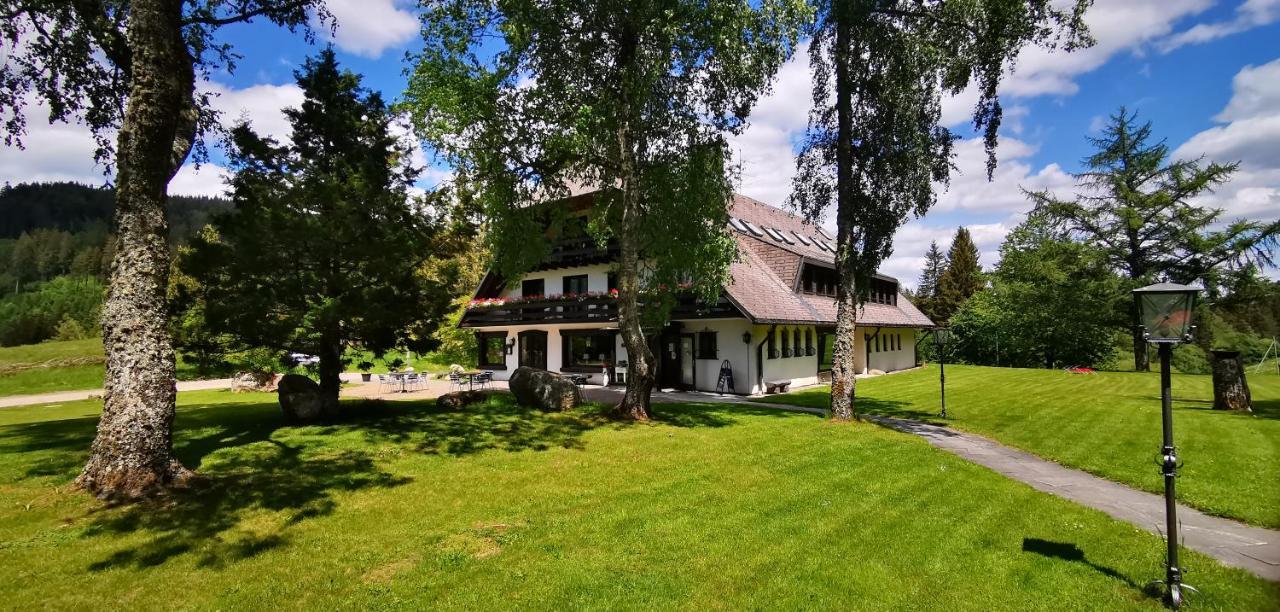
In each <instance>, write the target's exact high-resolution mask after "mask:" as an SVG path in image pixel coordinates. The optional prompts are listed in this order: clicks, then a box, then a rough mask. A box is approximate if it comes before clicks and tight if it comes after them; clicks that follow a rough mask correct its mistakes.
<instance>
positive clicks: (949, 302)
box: [934, 227, 983, 323]
mask: <svg viewBox="0 0 1280 612" xmlns="http://www.w3.org/2000/svg"><path fill="white" fill-rule="evenodd" d="M982 283H983V279H982V267H981V266H980V265H978V247H977V246H975V245H974V244H973V237H972V236H970V235H969V230H967V229H965V228H963V227H961V228H958V229H957V230H956V237H955V238H954V239H952V240H951V250H950V251H949V252H948V253H947V268H946V270H943V272H942V274H941V275H940V276H939V277H938V297H937V300H936V301H935V304H934V310H935V314H936V315H937V317H938V318H937V319H935V320H934V321H935V322H938V323H945V322H947V321H950V320H951V315H953V314H955V312H956V311H957V310H959V309H960V306H962V305H963V304H964V303H965V301H966V300H968V299H969V298H970V297H972V296H973V294H975V293H977V292H978V291H979V290H981V289H982Z"/></svg>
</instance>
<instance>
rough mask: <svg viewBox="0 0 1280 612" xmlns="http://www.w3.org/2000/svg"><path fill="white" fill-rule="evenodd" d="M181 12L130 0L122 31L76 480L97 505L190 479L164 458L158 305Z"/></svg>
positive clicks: (187, 89)
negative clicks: (120, 119) (110, 203)
mask: <svg viewBox="0 0 1280 612" xmlns="http://www.w3.org/2000/svg"><path fill="white" fill-rule="evenodd" d="M181 7H182V3H181V2H180V1H178V0H167V1H166V0H137V1H135V2H133V4H132V5H131V7H130V14H129V23H128V25H127V30H126V36H127V40H128V45H129V48H130V50H131V52H132V64H131V66H132V73H131V77H130V78H131V80H130V85H129V99H128V103H127V105H126V107H125V113H124V123H123V125H122V126H121V129H120V135H119V140H118V145H117V147H118V150H117V175H116V211H115V226H116V227H115V229H116V244H115V257H114V258H113V260H112V265H111V284H110V289H109V291H108V293H107V300H106V303H105V304H104V306H103V309H102V336H103V346H104V348H105V349H106V381H105V387H106V393H105V396H104V397H105V403H104V405H103V409H102V417H101V418H100V419H99V421H98V434H97V437H96V438H95V439H94V441H93V446H92V448H91V449H90V454H89V460H88V462H87V463H86V464H85V467H84V471H83V472H82V473H81V474H80V477H79V478H78V479H77V480H76V483H77V484H78V485H79V486H81V487H83V488H85V489H86V490H88V491H91V492H93V493H94V494H96V495H97V496H99V497H101V498H111V499H131V498H138V497H142V496H146V495H150V494H152V493H155V492H157V491H160V490H162V489H164V488H166V487H168V486H170V485H175V484H182V483H183V482H184V481H185V480H186V479H187V478H188V477H189V476H190V474H191V473H190V472H189V471H188V470H187V469H186V468H184V467H183V466H182V464H180V463H179V462H178V461H177V460H176V459H174V458H173V455H172V446H173V441H172V425H173V417H174V401H175V398H176V395H177V389H176V387H175V384H174V379H175V364H174V353H173V343H172V339H171V338H170V335H169V328H168V321H167V307H166V299H165V293H166V289H167V286H168V281H169V249H168V243H167V237H168V232H169V228H168V223H167V222H166V220H165V201H166V198H167V194H166V187H167V185H168V183H169V180H170V179H171V178H173V175H174V173H176V172H177V169H178V168H179V167H180V166H181V165H182V163H183V161H185V159H186V156H187V153H188V152H189V151H190V147H191V139H192V138H193V136H194V129H195V124H194V105H193V102H192V93H193V91H194V86H195V76H194V69H193V67H192V60H191V57H190V55H189V54H188V52H187V48H186V43H185V41H184V40H183V37H182V10H181Z"/></svg>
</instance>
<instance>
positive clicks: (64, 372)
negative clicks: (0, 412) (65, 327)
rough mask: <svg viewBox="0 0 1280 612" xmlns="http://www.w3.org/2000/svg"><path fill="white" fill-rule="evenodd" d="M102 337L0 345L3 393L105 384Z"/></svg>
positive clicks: (46, 390)
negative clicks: (22, 344) (103, 382)
mask: <svg viewBox="0 0 1280 612" xmlns="http://www.w3.org/2000/svg"><path fill="white" fill-rule="evenodd" d="M103 360H104V358H103V356H102V340H100V339H97V338H93V339H88V340H67V341H61V342H42V343H40V344H28V345H24V346H7V347H0V396H5V395H27V394H31V393H49V392H53V391H76V390H80V389H97V388H100V387H102V367H103V366H102V364H103Z"/></svg>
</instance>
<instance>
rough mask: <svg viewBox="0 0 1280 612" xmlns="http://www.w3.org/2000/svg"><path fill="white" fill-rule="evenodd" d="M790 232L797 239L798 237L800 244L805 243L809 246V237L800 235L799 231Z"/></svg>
mask: <svg viewBox="0 0 1280 612" xmlns="http://www.w3.org/2000/svg"><path fill="white" fill-rule="evenodd" d="M791 233H792V234H795V236H796V238H799V239H800V244H803V245H805V246H809V239H808V238H805V237H804V236H802V235H801V234H800V232H791Z"/></svg>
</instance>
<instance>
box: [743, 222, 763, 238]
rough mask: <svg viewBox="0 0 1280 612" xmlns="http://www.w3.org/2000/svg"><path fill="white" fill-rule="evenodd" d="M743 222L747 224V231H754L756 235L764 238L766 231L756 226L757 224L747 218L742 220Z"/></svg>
mask: <svg viewBox="0 0 1280 612" xmlns="http://www.w3.org/2000/svg"><path fill="white" fill-rule="evenodd" d="M742 224H743V225H745V226H747V231H749V232H751V233H752V234H753V235H755V236H756V237H757V238H764V232H762V231H760V228H758V227H756V226H755V225H754V224H753V223H751V222H750V221H747V220H746V219H743V220H742Z"/></svg>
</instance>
